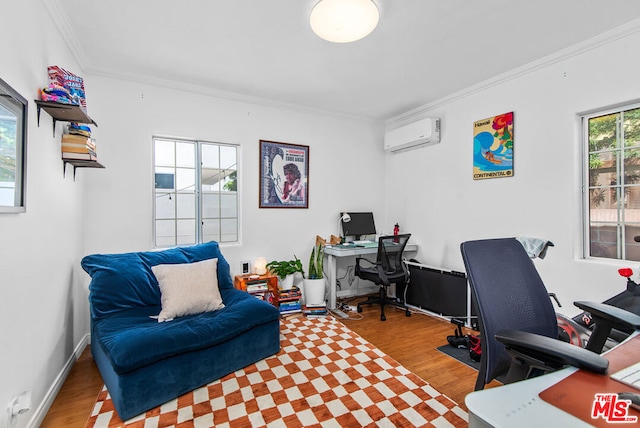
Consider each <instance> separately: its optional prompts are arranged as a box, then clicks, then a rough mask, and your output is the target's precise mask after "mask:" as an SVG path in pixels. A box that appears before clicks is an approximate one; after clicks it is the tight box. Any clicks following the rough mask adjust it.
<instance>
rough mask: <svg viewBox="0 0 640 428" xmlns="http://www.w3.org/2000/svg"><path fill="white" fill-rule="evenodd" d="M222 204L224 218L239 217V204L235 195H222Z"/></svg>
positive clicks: (221, 212)
mask: <svg viewBox="0 0 640 428" xmlns="http://www.w3.org/2000/svg"><path fill="white" fill-rule="evenodd" d="M220 202H221V205H222V209H221V211H220V214H221V216H222V217H225V218H229V217H234V218H235V217H237V216H238V204H237V200H236V194H235V193H225V194H222V195H220Z"/></svg>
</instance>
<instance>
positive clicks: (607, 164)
mask: <svg viewBox="0 0 640 428" xmlns="http://www.w3.org/2000/svg"><path fill="white" fill-rule="evenodd" d="M617 153H618V152H600V153H593V154H591V156H589V186H611V185H615V184H616V177H617V170H618V155H617Z"/></svg>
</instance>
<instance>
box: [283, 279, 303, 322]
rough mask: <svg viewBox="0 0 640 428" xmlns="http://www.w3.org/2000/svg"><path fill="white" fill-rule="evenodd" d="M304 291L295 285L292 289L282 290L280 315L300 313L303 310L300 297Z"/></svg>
mask: <svg viewBox="0 0 640 428" xmlns="http://www.w3.org/2000/svg"><path fill="white" fill-rule="evenodd" d="M301 297H302V292H301V291H300V289H299V288H298V287H295V286H294V287H293V288H292V289H290V290H280V293H279V295H278V301H279V306H280V315H290V314H299V313H301V312H302V305H301V304H300V298H301Z"/></svg>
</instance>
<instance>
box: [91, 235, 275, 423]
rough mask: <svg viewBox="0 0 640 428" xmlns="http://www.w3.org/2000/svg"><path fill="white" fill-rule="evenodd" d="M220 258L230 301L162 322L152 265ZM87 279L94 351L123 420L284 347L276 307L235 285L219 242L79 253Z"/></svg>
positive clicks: (221, 283) (225, 298)
mask: <svg viewBox="0 0 640 428" xmlns="http://www.w3.org/2000/svg"><path fill="white" fill-rule="evenodd" d="M210 258H217V259H218V268H217V276H218V286H219V290H220V294H221V297H222V300H223V303H224V305H225V307H224V308H222V309H219V310H217V311H213V312H205V313H201V314H195V315H187V316H183V317H178V318H175V319H174V320H172V321H167V322H161V323H159V322H158V321H157V319H154V318H153V317H154V316H157V315H158V313H159V312H160V310H161V303H160V297H161V293H160V290H159V287H158V283H157V281H156V279H155V276H154V275H153V272H152V271H151V267H153V266H155V265H158V264H176V263H193V262H198V261H202V260H207V259H210ZM81 265H82V267H83V268H84V269H85V271H87V273H89V274H90V275H91V277H92V280H91V283H90V285H89V291H90V293H89V302H90V309H91V351H92V354H93V357H94V360H95V362H96V365H97V366H98V369H99V370H100V374H101V375H102V378H103V380H104V383H105V385H106V386H107V389H108V390H109V394H110V395H111V399H112V401H113V403H114V406H115V408H116V411H117V412H118V415H119V416H120V418H121V419H122V420H127V419H130V418H131V417H133V416H136V415H138V414H140V413H143V412H145V411H147V410H149V409H152V408H154V407H156V406H159V405H160V404H163V403H165V402H167V401H170V400H172V399H174V398H176V397H178V396H180V395H182V394H184V393H186V392H188V391H191V390H193V389H195V388H198V387H200V386H202V385H205V384H207V383H209V382H211V381H213V380H216V379H219V378H220V377H222V376H225V375H227V374H229V373H232V372H234V371H236V370H238V369H241V368H243V367H246V366H247V365H249V364H252V363H254V362H256V361H259V360H261V359H263V358H266V357H268V356H270V355H273V354H274V353H276V352H278V351H279V350H280V329H279V325H280V323H279V312H278V310H277V309H276V308H274V307H273V306H271V305H269V304H268V303H265V302H263V301H260V300H258V299H256V298H254V297H252V296H250V295H249V294H247V293H245V292H243V291H240V290H236V289H235V288H233V283H232V281H231V275H230V272H229V265H228V263H227V262H226V260H225V259H224V257H223V256H222V253H221V252H220V249H219V247H218V244H217V243H216V242H210V243H206V244H201V245H195V246H191V247H179V248H172V249H169V250H165V251H151V252H139V253H125V254H93V255H90V256H86V257H85V258H83V259H82V262H81Z"/></svg>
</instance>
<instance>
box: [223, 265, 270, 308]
mask: <svg viewBox="0 0 640 428" xmlns="http://www.w3.org/2000/svg"><path fill="white" fill-rule="evenodd" d="M233 286H234V287H235V288H237V289H238V290H242V291H246V292H247V293H249V294H251V295H252V296H254V297H256V298H258V299H262V300H264V301H265V302H269V303H271V304H272V305H273V306H275V307H278V277H277V276H275V275H271V274H270V273H265V274H264V275H236V276H235V277H234V278H233Z"/></svg>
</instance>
